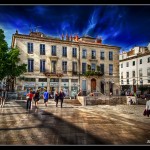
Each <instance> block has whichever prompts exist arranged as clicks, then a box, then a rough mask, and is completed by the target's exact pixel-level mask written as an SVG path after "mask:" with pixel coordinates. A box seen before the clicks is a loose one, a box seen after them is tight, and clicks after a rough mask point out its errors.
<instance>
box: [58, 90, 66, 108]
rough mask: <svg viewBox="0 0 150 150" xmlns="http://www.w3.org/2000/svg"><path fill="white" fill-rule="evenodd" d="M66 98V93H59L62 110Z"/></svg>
mask: <svg viewBox="0 0 150 150" xmlns="http://www.w3.org/2000/svg"><path fill="white" fill-rule="evenodd" d="M64 97H65V93H64V92H63V90H62V89H61V90H60V92H59V99H60V101H61V108H62V104H63V101H64Z"/></svg>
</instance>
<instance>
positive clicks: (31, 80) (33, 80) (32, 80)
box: [24, 78, 35, 82]
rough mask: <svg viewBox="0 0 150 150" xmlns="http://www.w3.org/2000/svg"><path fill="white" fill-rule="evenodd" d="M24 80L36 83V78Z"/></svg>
mask: <svg viewBox="0 0 150 150" xmlns="http://www.w3.org/2000/svg"><path fill="white" fill-rule="evenodd" d="M24 80H25V81H28V82H35V78H25V79H24Z"/></svg>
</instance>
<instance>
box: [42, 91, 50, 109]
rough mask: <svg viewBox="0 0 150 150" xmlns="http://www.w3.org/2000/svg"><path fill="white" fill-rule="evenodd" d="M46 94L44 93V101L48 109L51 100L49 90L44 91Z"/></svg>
mask: <svg viewBox="0 0 150 150" xmlns="http://www.w3.org/2000/svg"><path fill="white" fill-rule="evenodd" d="M44 90H45V92H44V93H43V99H44V104H45V106H46V107H47V103H48V98H49V93H48V92H47V89H46V88H45V89H44Z"/></svg>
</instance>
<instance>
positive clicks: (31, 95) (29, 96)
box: [26, 89, 34, 110]
mask: <svg viewBox="0 0 150 150" xmlns="http://www.w3.org/2000/svg"><path fill="white" fill-rule="evenodd" d="M33 96H34V94H33V92H32V89H30V91H29V93H28V94H27V95H26V97H27V105H26V109H27V110H30V109H31V108H32V106H31V105H32V99H33Z"/></svg>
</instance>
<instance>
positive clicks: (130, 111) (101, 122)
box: [0, 100, 150, 146]
mask: <svg viewBox="0 0 150 150" xmlns="http://www.w3.org/2000/svg"><path fill="white" fill-rule="evenodd" d="M70 101H72V102H73V101H74V100H70ZM144 109H145V105H111V106H110V105H95V106H81V105H79V104H75V103H66V102H64V104H63V108H61V107H60V102H59V106H58V107H56V106H55V102H54V101H53V100H49V103H48V107H45V105H44V103H43V100H40V103H39V107H38V108H35V107H34V105H33V108H32V110H30V111H27V110H26V100H10V101H7V102H6V104H5V106H4V108H0V145H23V146H25V145H150V117H147V116H143V111H144Z"/></svg>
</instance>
